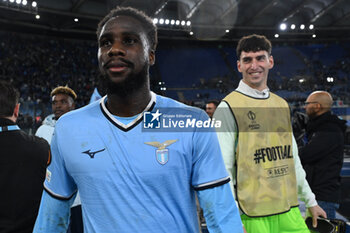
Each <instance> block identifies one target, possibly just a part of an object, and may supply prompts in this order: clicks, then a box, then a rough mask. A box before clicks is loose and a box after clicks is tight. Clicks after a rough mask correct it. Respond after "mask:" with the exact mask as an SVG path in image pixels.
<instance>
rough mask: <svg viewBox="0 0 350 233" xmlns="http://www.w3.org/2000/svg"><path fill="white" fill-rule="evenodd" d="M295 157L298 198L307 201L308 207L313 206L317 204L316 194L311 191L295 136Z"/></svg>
mask: <svg viewBox="0 0 350 233" xmlns="http://www.w3.org/2000/svg"><path fill="white" fill-rule="evenodd" d="M293 157H294V166H295V175H296V178H297V185H298V198H299V199H300V200H302V201H303V202H305V205H306V207H313V206H316V205H317V201H316V198H315V194H314V193H313V192H312V191H311V188H310V186H309V183H308V182H307V180H306V173H305V171H304V169H303V166H302V165H301V162H300V158H299V154H298V145H297V143H296V141H295V138H294V136H293Z"/></svg>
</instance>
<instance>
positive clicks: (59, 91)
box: [50, 86, 77, 100]
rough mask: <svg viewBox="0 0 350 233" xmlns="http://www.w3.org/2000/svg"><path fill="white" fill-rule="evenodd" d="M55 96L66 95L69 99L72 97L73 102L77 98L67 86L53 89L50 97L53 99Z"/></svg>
mask: <svg viewBox="0 0 350 233" xmlns="http://www.w3.org/2000/svg"><path fill="white" fill-rule="evenodd" d="M57 94H65V95H68V96H70V97H72V99H73V100H75V99H76V98H77V94H75V92H74V91H73V90H72V89H71V88H69V87H68V86H58V87H56V88H55V89H53V90H52V91H51V94H50V95H51V97H53V96H54V95H57Z"/></svg>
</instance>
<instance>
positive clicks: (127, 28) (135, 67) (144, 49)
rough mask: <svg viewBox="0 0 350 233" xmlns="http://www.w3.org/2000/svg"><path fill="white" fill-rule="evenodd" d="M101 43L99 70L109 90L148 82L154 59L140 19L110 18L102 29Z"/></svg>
mask: <svg viewBox="0 0 350 233" xmlns="http://www.w3.org/2000/svg"><path fill="white" fill-rule="evenodd" d="M98 44H99V49H98V61H99V68H100V71H101V73H102V75H103V77H104V79H105V81H106V82H107V88H108V87H109V89H110V91H111V89H118V87H121V88H123V89H125V88H127V89H131V90H132V89H137V88H138V87H140V86H142V85H144V84H145V82H147V79H148V69H149V66H150V65H153V64H154V58H155V56H154V51H153V50H151V49H150V45H149V41H148V39H147V34H146V32H145V30H144V28H143V27H142V25H141V23H140V22H139V21H138V20H136V19H134V18H132V17H129V16H117V17H114V18H111V19H110V20H109V21H107V22H106V24H105V25H104V26H103V28H102V30H101V33H100V36H99V39H98ZM113 87H114V88H113ZM115 91H117V90H115Z"/></svg>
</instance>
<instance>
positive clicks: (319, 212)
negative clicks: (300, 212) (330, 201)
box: [308, 205, 327, 228]
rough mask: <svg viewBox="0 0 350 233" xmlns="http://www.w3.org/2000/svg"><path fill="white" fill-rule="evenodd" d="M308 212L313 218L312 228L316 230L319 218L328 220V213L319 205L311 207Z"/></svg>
mask: <svg viewBox="0 0 350 233" xmlns="http://www.w3.org/2000/svg"><path fill="white" fill-rule="evenodd" d="M308 210H309V213H310V214H311V216H312V226H313V227H314V228H316V227H317V218H318V217H323V218H327V214H326V212H325V211H324V210H323V209H322V208H321V207H320V206H319V205H316V206H313V207H309V208H308Z"/></svg>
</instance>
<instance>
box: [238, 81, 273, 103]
mask: <svg viewBox="0 0 350 233" xmlns="http://www.w3.org/2000/svg"><path fill="white" fill-rule="evenodd" d="M236 91H238V92H241V93H243V94H245V95H248V96H250V97H253V98H257V99H266V98H268V97H269V96H270V90H269V88H266V89H264V90H262V91H259V90H257V89H254V88H251V87H250V86H248V85H247V84H246V83H245V82H243V81H242V80H241V81H240V82H239V85H238V87H237V89H236Z"/></svg>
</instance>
